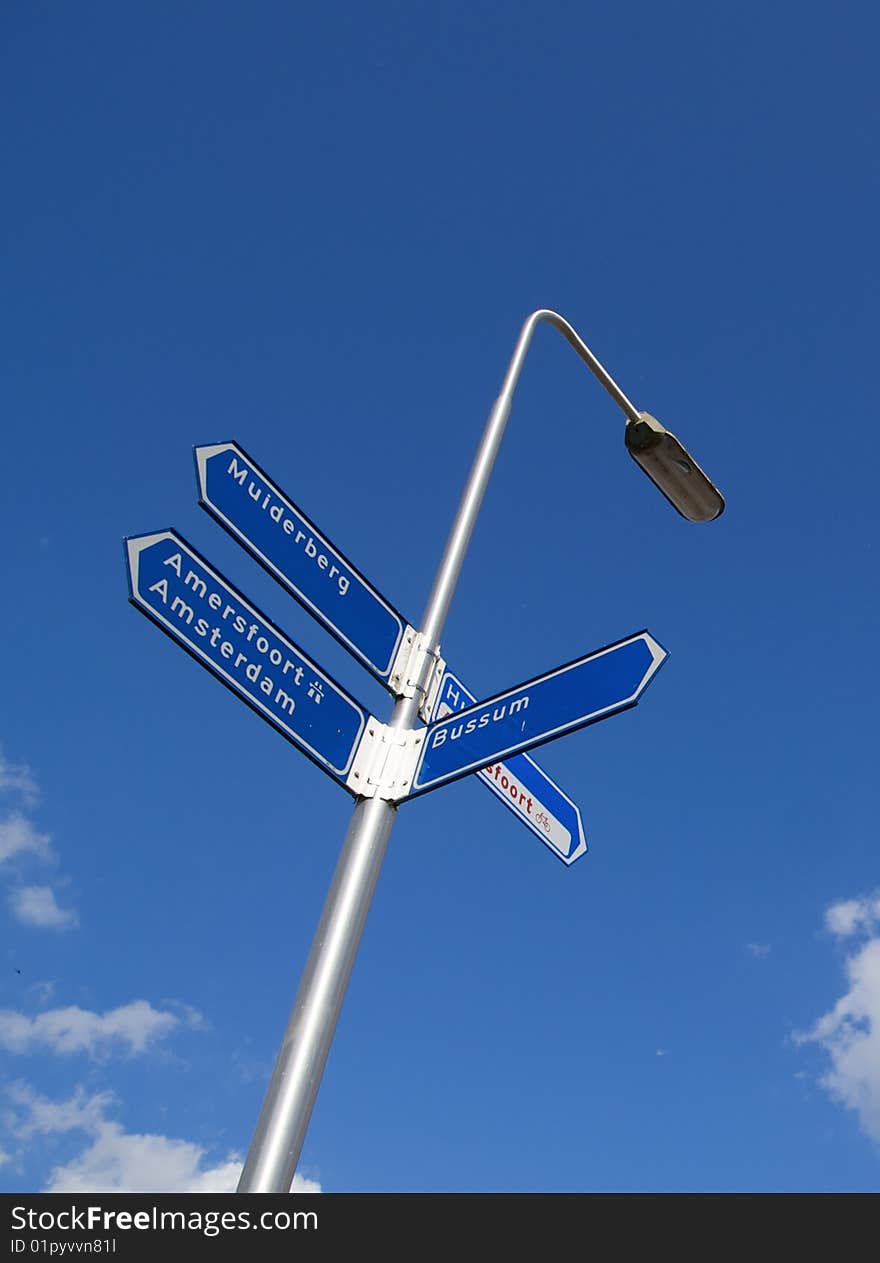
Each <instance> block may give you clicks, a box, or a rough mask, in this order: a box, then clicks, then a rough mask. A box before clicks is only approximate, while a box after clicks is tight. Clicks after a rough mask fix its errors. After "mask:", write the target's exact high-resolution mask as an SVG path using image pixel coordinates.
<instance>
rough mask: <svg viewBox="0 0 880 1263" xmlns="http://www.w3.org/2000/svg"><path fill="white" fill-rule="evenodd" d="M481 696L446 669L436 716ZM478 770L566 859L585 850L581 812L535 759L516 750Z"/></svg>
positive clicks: (516, 814)
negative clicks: (505, 759) (510, 756)
mask: <svg viewBox="0 0 880 1263" xmlns="http://www.w3.org/2000/svg"><path fill="white" fill-rule="evenodd" d="M476 700H477V699H476V697H474V695H473V693H471V692H470V691H469V690H468V689H466V688H465V686H464V685H463V684H462V682H461V680H459V678H458V677H457V676H455V675H453V674H452V672H451V671H446V672H444V675H443V679H442V680H441V681H440V691H439V692H438V694H437V701H436V702H435V703H434V713H433V715H432V716H431V718H432V719H443V718H445V717H446V716H447V715H452V714H455V713H456V712H457V711H460V710H464V709H465V708H466V707H468V706H472V705H474V704H475V703H476ZM476 775H477V778H478V779H479V780H480V781H482V783H483V784H484V785H486V786H487V787H488V788H489V789H491V791H492V793H493V794H495V795H496V796H497V797H498V798H500V800H501V802H503V803H504V806H505V807H508V808H509V809H510V810H511V811H512V812H513V814H514V815H515V816H516V817H517V818H518V819H519V820H521V821H522V822H523V824H524V825H525V826H526V827H527V828H528V829H531V831H532V833H534V834H535V835H536V837H539V838H540V839H541V841H542V842H543V843H544V844H545V845H546V846H548V847H549V848H550V850H551V851H552V852H553V854H554V855H557V856H558V857H559V858H560V859H561V860H562V861H563V863H565V864H572V863H573V862H574V861H575V860H576V859H577V858H578V857H579V856H581V855H583V854H584V853H585V851H586V849H587V839H586V837H585V836H584V825H583V821H582V820H581V813H580V811H579V810H578V808H577V806H576V805H575V804H574V803H573V802H572V800H571V799H570V798H569V797H568V795H567V794H564V793H563V792H562V790H561V789H560V788H559V786H558V785H557V784H556V782H555V781H552V780H551V779H550V777H549V776H548V775H547V773H546V772H544V771H543V770H542V769H541V768H540V767H538V765H537V763H536V762H535V761H534V759H531V758H529V756H528V755H527V754H515V755H513V757H512V758H509V759H507V761H506V762H504V763H490V764H489V766H488V767H484V768H483V769H482V771H480V772H478V773H477V774H476Z"/></svg>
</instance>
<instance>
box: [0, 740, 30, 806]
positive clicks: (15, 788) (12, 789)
mask: <svg viewBox="0 0 880 1263" xmlns="http://www.w3.org/2000/svg"><path fill="white" fill-rule="evenodd" d="M9 793H17V794H21V796H22V797H23V798H24V800H25V802H27V803H33V802H36V800H37V783H36V781H35V780H34V778H33V777H32V776H31V770H30V768H29V767H26V766H25V764H23V763H18V764H16V763H10V762H9V761H8V760H7V759H6V758H5V756H4V754H3V751H2V750H0V794H9Z"/></svg>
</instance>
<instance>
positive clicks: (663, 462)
mask: <svg viewBox="0 0 880 1263" xmlns="http://www.w3.org/2000/svg"><path fill="white" fill-rule="evenodd" d="M624 438H625V440H626V447H627V451H628V452H629V454H630V456H631V457H632V458H633V460H634V461H635V462H636V464H637V465H640V466H641V468H642V469H643V470H644V471H645V473H646V474H647V475H648V477H649V478H650V479H651V481H652V482H653V483H654V485H655V486H656V487H659V488H660V490H661V491H662V492H663V494H664V495H665V496H666V499H667V500H668V501H669V503H670V504H671V505H672V506H673V508H675V509H677V510H678V512H679V513H680V514H681V515H682V517H686V518H687V520H688V521H689V522H712V521H714V520H715V518H716V517H720V515H721V514H722V513H723V512H724V497H723V496H722V494H721V492H720V491H719V490H718V488H717V487H715V486H714V485H713V484H712V483H711V482H710V481H709V479H708V478H707V477H706V475H705V474H704V473H703V471H702V469H700V466H699V465H698V464H697V462H696V461H695V460H694V458H693V456H691V454H690V453H689V452H688V451H687V449H686V448H685V447H684V446H683V445H682V444H681V443H680V442H679V441H678V439H677V438H676V437H675V435H674V434H670V432H669V431H668V430H667V429H666V427H665V426H662V425H661V424H660V422H659V421H658V420H657V418H656V417H652V416H651V414H650V413H649V412H640V413H639V419H638V420H637V421H633V420H631V419H627V423H626V430H625V432H624Z"/></svg>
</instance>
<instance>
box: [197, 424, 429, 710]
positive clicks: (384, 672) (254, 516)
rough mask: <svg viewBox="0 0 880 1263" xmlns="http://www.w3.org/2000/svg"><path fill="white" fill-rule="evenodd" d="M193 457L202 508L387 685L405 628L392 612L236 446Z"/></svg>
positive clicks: (200, 452) (206, 449)
mask: <svg viewBox="0 0 880 1263" xmlns="http://www.w3.org/2000/svg"><path fill="white" fill-rule="evenodd" d="M195 458H196V472H197V475H198V480H199V497H200V499H199V503H200V504H201V505H202V507H203V508H205V509H207V510H208V512H209V513H210V514H211V515H212V516H213V517H214V518H216V520H217V521H218V522H219V523H220V524H221V526H224V527H225V528H226V530H227V531H229V533H230V534H231V535H232V536H233V537H234V538H235V539H237V540H238V542H239V543H240V544H243V545H244V547H245V548H246V549H247V550H248V552H250V553H251V554H252V556H253V557H255V558H256V560H257V561H259V562H260V564H261V565H263V566H265V568H266V569H267V570H268V571H269V573H270V574H271V575H272V576H273V578H275V579H277V580H278V582H279V583H281V584H282V585H283V587H285V588H286V589H287V590H288V592H290V593H291V594H292V595H293V596H295V597H296V599H297V600H298V601H300V602H301V603H302V604H303V605H304V606H305V607H306V609H307V610H309V612H310V613H311V614H313V615H314V616H315V618H317V619H318V620H319V621H320V622H321V623H323V624H324V626H325V627H326V628H327V629H328V631H330V632H332V634H333V635H334V636H335V637H336V638H337V640H338V641H339V642H340V644H342V645H344V646H345V648H346V649H348V650H349V652H350V653H352V654H354V656H355V657H356V658H357V659H358V660H359V661H360V662H362V663H363V664H364V666H366V667H367V669H368V670H369V671H372V673H373V675H375V676H376V677H377V679H379V680H381V681H382V683H383V684H386V685H387V684H388V681H389V679H390V676H391V671H392V667H393V666H394V660H395V657H396V655H397V651H398V649H399V647H400V644H401V642H402V640H403V637H404V634H405V632H406V630H407V625H406V622H405V620H404V619H403V618H402V617H401V615H400V614H399V613H398V612H397V610H396V609H394V607H393V606H392V605H391V604H390V603H389V602H388V601H386V600H385V598H384V597H383V596H381V595H380V594H379V593H378V592H377V591H376V589H375V588H374V587H373V586H372V584H370V583H368V582H367V580H366V579H365V578H364V576H363V575H362V574H361V573H360V572H359V571H358V570H356V569H355V567H354V566H353V565H352V564H351V562H350V561H348V560H347V559H346V558H345V557H344V556H343V555H342V553H341V552H340V551H339V550H338V549H337V548H335V547H334V545H333V544H331V543H330V541H329V540H328V539H327V537H326V536H325V535H324V534H322V532H321V531H319V530H318V528H317V527H316V526H315V525H314V523H313V522H311V521H310V520H309V519H308V518H307V517H306V516H305V514H304V513H303V512H302V510H301V509H299V508H297V506H296V505H295V504H294V503H293V502H292V501H291V500H289V499H288V497H287V496H286V495H285V494H284V492H283V491H280V490H279V488H278V487H276V486H275V484H274V483H273V482H272V481H271V480H270V479H269V478H268V477H267V476H266V474H264V473H263V471H262V469H260V467H259V465H257V464H256V463H255V462H254V461H252V460H251V458H250V457H249V456H248V455H247V453H246V452H244V451H243V450H242V449H241V448H240V447H239V446H238V444H237V443H216V444H213V445H211V446H205V447H196V448H195ZM392 691H393V690H392Z"/></svg>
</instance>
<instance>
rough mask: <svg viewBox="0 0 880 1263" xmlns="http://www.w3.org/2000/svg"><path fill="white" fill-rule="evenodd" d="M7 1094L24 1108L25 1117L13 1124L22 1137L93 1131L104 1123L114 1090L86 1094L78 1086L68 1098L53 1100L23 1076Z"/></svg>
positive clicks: (13, 1101) (9, 1088) (17, 1134)
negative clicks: (41, 1093)
mask: <svg viewBox="0 0 880 1263" xmlns="http://www.w3.org/2000/svg"><path fill="white" fill-rule="evenodd" d="M6 1094H7V1096H8V1097H9V1099H10V1100H11V1101H12V1103H13V1105H17V1106H19V1107H20V1108H22V1109H24V1111H25V1114H24V1117H23V1118H19V1119H15V1120H13V1122H12V1124H11V1130H12V1132H13V1134H14V1135H15V1136H18V1137H19V1138H20V1139H22V1140H27V1139H29V1138H30V1137H31V1136H33V1135H35V1134H38V1135H44V1136H50V1135H54V1134H56V1133H57V1132H67V1131H92V1130H94V1128H95V1127H97V1126H99V1125H100V1124H101V1122H102V1121H103V1117H104V1110H105V1109H106V1108H107V1107H108V1106H110V1105H112V1104H113V1100H114V1097H113V1093H112V1092H98V1093H96V1094H95V1095H94V1096H90V1097H87V1096H86V1094H85V1092H84V1091H83V1089H82V1088H77V1089H76V1091H75V1092H74V1094H73V1096H72V1097H71V1098H70V1099H69V1100H67V1101H50V1100H48V1098H46V1097H45V1096H38V1095H37V1093H36V1092H35V1091H34V1090H33V1088H31V1087H30V1086H29V1085H28V1084H27V1083H23V1082H22V1081H21V1080H19V1081H18V1082H16V1083H12V1084H10V1086H9V1087H8V1088H7V1092H6Z"/></svg>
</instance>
